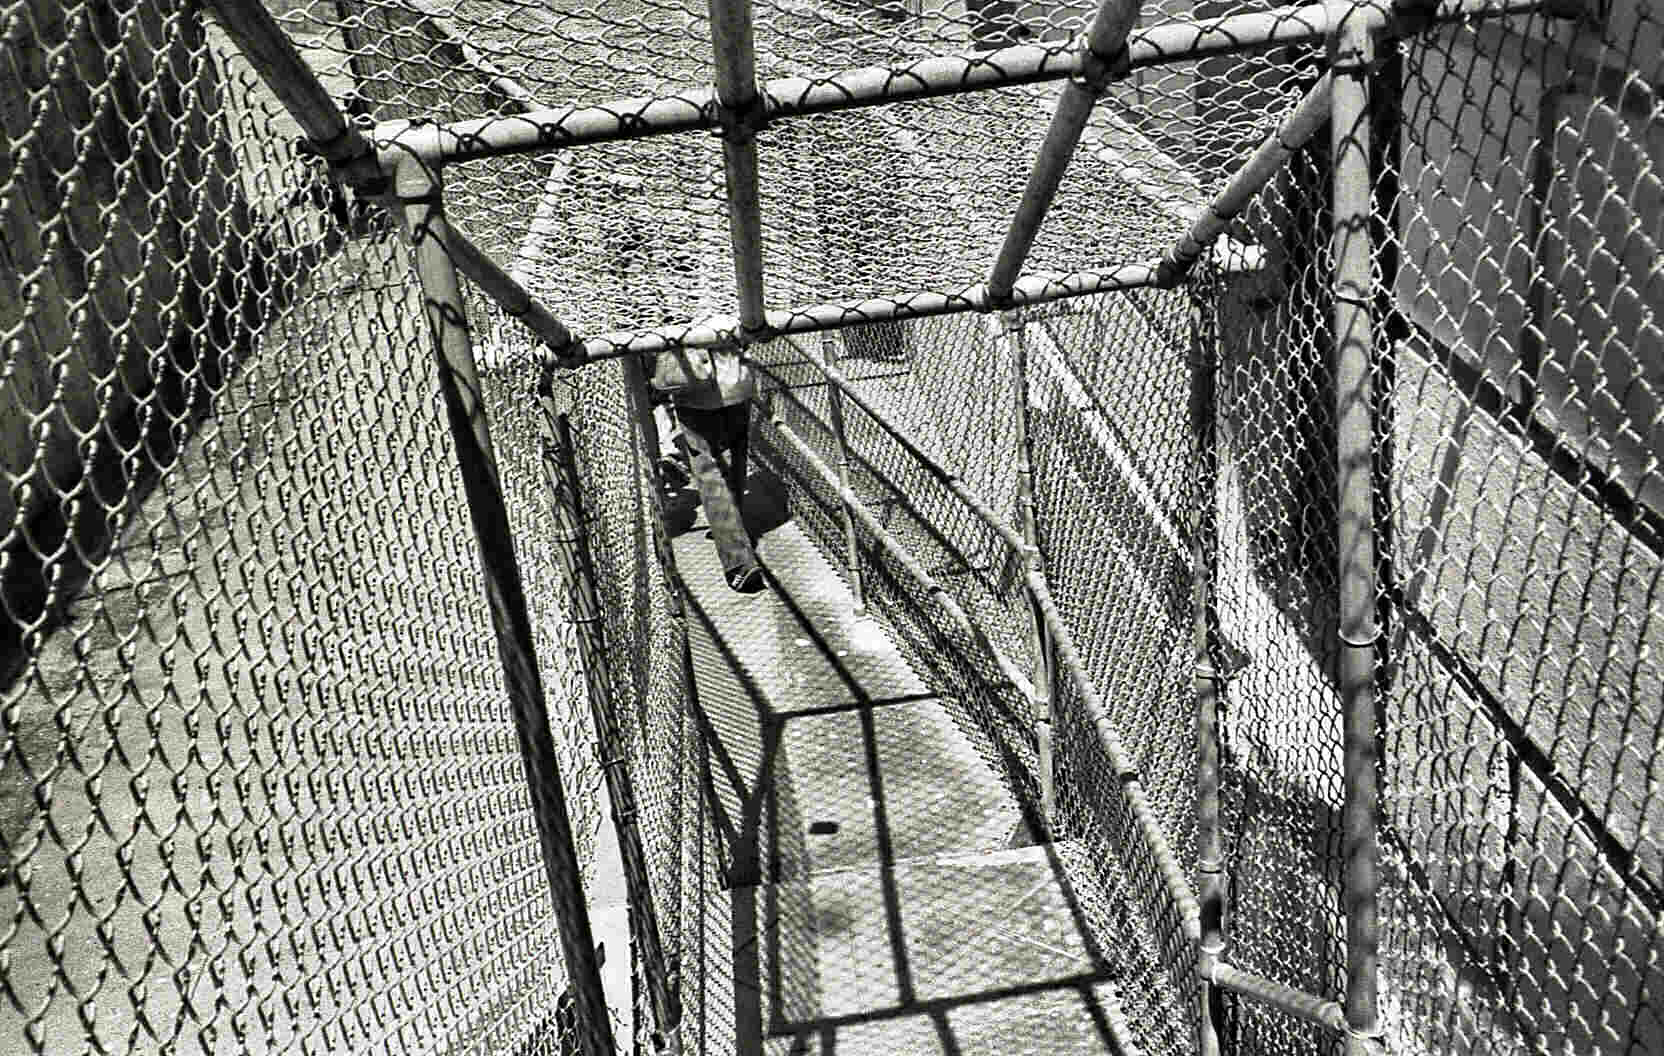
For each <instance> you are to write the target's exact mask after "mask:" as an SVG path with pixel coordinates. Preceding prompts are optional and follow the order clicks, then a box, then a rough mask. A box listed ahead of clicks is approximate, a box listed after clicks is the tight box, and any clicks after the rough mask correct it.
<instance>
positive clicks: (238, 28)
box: [207, 0, 384, 189]
mask: <svg viewBox="0 0 1664 1056" xmlns="http://www.w3.org/2000/svg"><path fill="white" fill-rule="evenodd" d="M207 3H208V6H209V8H210V9H212V10H213V12H214V14H215V15H216V16H218V21H219V24H220V28H221V29H223V30H225V35H226V36H228V37H230V38H231V40H232V43H234V44H236V45H237V49H238V50H239V51H241V52H242V53H243V57H244V58H245V59H247V60H248V64H249V65H250V66H252V67H253V68H254V72H255V73H257V74H259V75H260V79H261V80H262V81H264V82H265V83H266V87H267V88H269V89H271V92H272V94H273V95H275V96H277V100H278V102H280V103H282V104H283V108H284V109H285V110H288V111H289V115H290V116H291V117H293V118H294V119H295V123H296V124H297V125H299V126H300V129H301V131H302V132H304V133H306V136H307V138H308V139H310V140H311V141H312V146H313V147H314V148H316V149H317V151H318V153H319V154H321V155H322V156H323V157H324V159H325V160H326V161H328V162H329V163H330V164H331V165H332V166H335V167H336V168H337V170H338V171H340V172H341V174H342V178H343V179H345V180H346V181H347V182H348V183H349V184H352V185H353V186H355V187H367V188H375V189H380V186H379V185H381V184H383V183H384V180H383V177H382V171H381V165H380V163H379V161H378V160H377V158H376V151H375V147H374V146H373V145H372V143H371V142H370V139H369V137H367V136H366V135H364V133H363V132H361V131H359V129H358V126H357V125H355V124H353V123H352V122H351V121H348V120H347V118H346V116H345V115H344V114H342V113H341V108H340V107H339V106H337V105H335V100H334V99H331V98H330V97H329V92H327V91H326V90H325V89H324V86H323V83H322V82H320V81H319V80H318V77H317V75H316V74H315V73H313V72H312V67H311V66H309V65H307V62H306V60H305V59H304V58H302V57H301V54H300V52H299V51H298V50H297V49H296V48H295V45H294V42H293V41H291V40H290V39H289V35H288V34H287V33H285V32H284V31H283V27H282V26H279V25H278V24H277V20H276V19H275V18H273V17H272V13H271V12H270V11H268V10H267V9H266V5H265V4H264V3H262V2H261V0H207Z"/></svg>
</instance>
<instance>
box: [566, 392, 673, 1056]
mask: <svg viewBox="0 0 1664 1056" xmlns="http://www.w3.org/2000/svg"><path fill="white" fill-rule="evenodd" d="M538 398H539V402H540V404H541V405H542V412H543V428H544V437H543V442H544V451H543V467H544V473H545V475H546V477H547V480H548V486H549V512H550V517H551V520H552V521H553V523H554V532H553V533H552V534H553V538H554V540H555V543H556V548H555V549H556V555H557V557H558V558H559V560H560V564H561V571H562V573H563V574H564V576H565V578H566V586H567V592H568V595H569V597H570V599H571V605H572V623H573V626H574V628H575V629H576V631H577V639H578V655H579V660H580V661H581V662H582V664H583V668H584V684H585V687H586V688H587V689H588V695H589V713H590V718H591V720H592V721H593V722H594V724H595V740H596V746H597V748H598V750H599V753H600V756H601V773H602V775H603V776H604V777H605V779H606V782H607V794H608V797H609V798H610V799H611V801H612V810H613V815H612V823H613V827H614V829H615V830H616V832H617V834H618V850H619V857H620V858H621V859H622V860H623V865H624V879H625V883H626V884H627V885H628V886H629V899H630V922H631V932H632V935H633V937H634V939H635V942H636V952H637V955H638V956H639V957H640V958H641V963H642V968H643V971H642V975H643V976H644V977H645V981H646V986H647V996H648V1001H649V1003H650V1004H651V1005H652V1008H653V1020H654V1024H655V1025H656V1027H657V1028H658V1033H659V1037H660V1039H662V1041H663V1042H664V1044H665V1045H666V1046H667V1048H666V1049H665V1050H664V1051H668V1052H679V1051H681V1046H680V1044H679V1039H678V1036H677V1034H676V1028H677V1026H678V1024H679V1023H680V1021H681V1017H682V1009H681V1000H680V997H679V996H678V994H677V991H676V984H675V981H674V979H673V976H672V971H671V966H670V962H669V959H668V958H667V957H666V955H665V950H664V942H663V940H662V938H661V936H660V932H659V919H658V914H657V911H656V905H655V902H654V899H653V896H652V887H651V884H650V880H649V877H648V873H647V853H646V850H645V849H644V848H643V846H642V841H641V826H640V825H639V824H638V822H637V810H636V796H635V784H634V782H633V781H632V780H631V779H630V772H629V770H628V769H627V768H626V767H625V760H626V749H625V737H624V730H623V729H622V728H621V727H620V726H619V724H618V720H617V717H616V714H615V712H614V710H613V705H612V692H611V687H610V683H609V682H608V679H607V660H606V657H607V646H606V636H605V634H604V633H603V631H602V628H601V620H602V616H601V602H600V593H599V591H598V590H597V589H596V585H595V582H596V579H595V564H594V560H593V556H592V555H591V553H590V548H589V533H588V531H587V529H586V528H585V522H584V517H583V505H582V502H581V500H580V494H581V492H580V490H579V486H578V467H577V462H576V459H575V456H574V454H573V448H572V431H571V424H570V422H569V421H568V420H567V417H566V416H565V415H564V414H559V413H557V411H556V410H555V407H554V401H553V398H552V394H551V393H550V392H549V390H548V387H547V382H545V383H544V386H543V388H542V389H541V390H540V391H539V393H538ZM678 908H679V907H678Z"/></svg>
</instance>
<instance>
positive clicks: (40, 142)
mask: <svg viewBox="0 0 1664 1056" xmlns="http://www.w3.org/2000/svg"><path fill="white" fill-rule="evenodd" d="M0 14H3V18H4V24H5V27H6V28H5V31H4V36H5V59H4V66H3V67H0V81H3V87H0V99H3V100H4V104H3V106H4V119H5V134H6V137H7V143H6V148H5V150H4V151H3V152H0V156H3V157H4V162H3V164H4V170H3V175H0V213H3V215H4V217H5V221H4V229H5V257H6V259H5V266H4V267H3V268H0V291H3V292H0V341H3V344H4V348H5V369H4V372H3V375H0V376H3V379H4V401H5V408H4V412H3V421H4V428H5V431H6V439H5V445H4V451H5V460H6V461H5V467H4V483H5V487H4V489H0V494H3V495H4V500H3V501H4V502H5V508H4V511H3V513H0V537H3V545H4V551H5V557H4V561H3V567H4V577H5V582H4V588H5V589H4V592H3V603H4V606H5V619H4V621H3V626H4V650H5V653H4V665H5V686H4V689H3V690H0V709H3V712H0V713H3V715H4V733H5V735H4V740H3V742H0V842H3V846H4V857H3V862H0V866H3V869H4V874H3V884H0V906H3V907H4V910H3V919H4V923H3V924H0V933H3V937H0V947H3V949H4V968H3V969H0V980H3V983H0V988H3V990H4V993H3V1000H0V1039H3V1040H0V1048H4V1049H6V1051H9V1052H13V1051H15V1052H23V1051H48V1052H52V1053H70V1052H81V1051H99V1052H105V1051H108V1052H129V1051H131V1052H158V1051H166V1052H175V1051H177V1052H186V1051H201V1052H250V1051H252V1052H258V1051H275V1050H280V1049H281V1050H285V1051H308V1052H337V1051H348V1050H367V1049H381V1050H405V1049H409V1050H423V1051H469V1052H513V1051H525V1052H534V1051H542V1052H556V1051H562V1047H563V1046H564V1045H566V1044H568V1043H570V1041H571V1039H570V1037H566V1038H565V1039H564V1040H563V1034H565V1033H566V1030H565V1027H566V1025H568V1024H569V1022H570V1017H569V1014H568V1013H567V1012H565V1011H564V1009H563V1000H562V996H561V995H562V992H563V990H564V989H565V971H564V969H563V967H562V964H561V960H560V955H559V947H558V945H557V944H556V942H555V920H554V916H553V911H552V907H551V904H550V900H549V892H548V885H547V882H546V880H545V878H544V872H543V863H542V858H541V855H540V853H539V850H538V843H537V836H536V832H535V829H534V826H533V824H532V818H531V815H530V813H529V811H528V810H527V798H526V787H525V777H524V775H523V773H522V770H521V761H520V752H519V750H518V747H517V743H516V738H515V732H514V727H513V725H512V723H511V722H510V720H509V716H508V714H507V710H506V707H505V704H504V695H503V689H502V676H501V666H500V662H499V661H498V659H497V656H496V653H495V649H494V647H493V644H492V643H493V636H492V633H491V624H490V620H489V618H488V615H487V610H486V605H485V596H484V592H483V589H482V585H481V582H480V576H479V572H478V558H477V555H476V553H475V551H474V545H473V543H472V541H471V532H470V529H469V521H468V516H467V510H466V506H465V503H464V500H463V497H462V492H461V489H460V487H459V479H458V476H457V473H456V470H455V469H454V468H453V467H454V456H453V454H452V452H451V445H450V442H449V440H448V438H447V437H446V434H445V430H444V416H443V411H442V408H440V407H439V406H438V402H437V400H436V397H435V394H436V389H435V387H434V384H433V368H432V366H431V365H430V363H431V357H432V350H431V347H430V343H429V339H428V336H427V335H426V334H425V333H424V327H423V325H422V323H421V312H420V299H419V295H418V294H417V293H416V291H415V290H414V288H413V287H412V285H411V284H410V283H409V282H408V280H407V274H408V264H407V263H406V251H405V250H404V248H403V247H402V246H401V245H399V243H398V241H397V240H395V239H391V238H389V237H388V231H387V227H386V225H385V224H381V225H374V224H371V223H369V222H368V221H367V220H366V219H365V214H363V213H362V212H358V213H355V212H353V211H352V210H351V209H349V208H348V207H347V205H346V203H344V202H337V201H336V200H335V198H334V196H333V195H331V194H329V193H327V192H326V191H324V190H323V189H322V188H323V187H326V186H327V185H326V184H322V183H320V182H319V180H318V177H319V176H320V172H319V171H318V170H317V169H315V168H313V167H311V166H310V165H309V164H308V163H307V162H306V161H305V160H304V159H302V158H300V157H298V156H297V154H296V152H295V151H294V150H293V148H292V146H291V141H292V139H293V137H294V135H295V131H296V130H295V128H294V126H293V124H292V123H291V122H290V121H289V119H288V118H287V117H286V116H283V115H281V113H280V111H279V109H278V108H277V106H276V104H275V100H273V99H272V98H271V96H270V95H269V94H268V93H267V92H266V91H265V90H264V88H263V87H261V86H260V84H259V81H258V79H257V78H256V77H255V76H254V75H253V73H252V72H251V71H250V70H249V69H248V68H247V66H246V65H245V64H244V63H243V62H242V60H241V58H240V57H239V56H238V55H237V54H236V53H235V52H234V50H232V49H231V48H230V46H229V45H228V44H227V43H226V42H225V41H224V40H223V38H222V37H221V36H220V35H219V33H218V30H217V29H216V28H215V27H213V26H212V25H205V24H204V23H203V22H202V21H201V20H200V18H199V15H198V13H197V9H196V8H195V6H194V5H183V4H180V5H175V4H169V3H144V4H127V3H102V2H88V3H85V4H79V3H78V4H72V5H63V6H60V5H58V4H56V3H38V2H33V0H24V2H17V3H11V4H7V5H5V7H4V9H3V11H0ZM349 236H352V237H351V240H350V241H349ZM491 402H492V405H493V409H494V411H496V412H498V413H501V414H504V415H505V416H506V415H508V414H509V413H510V412H511V411H512V408H513V407H514V406H515V401H514V400H509V399H505V398H495V397H494V398H493V399H492V400H491ZM513 424H514V423H513V420H512V419H510V425H511V428H510V429H508V430H506V431H505V432H506V434H507V435H506V440H505V442H504V443H503V444H502V445H501V448H500V450H501V455H502V460H503V463H504V467H505V472H504V479H505V484H506V485H507V487H508V491H509V505H510V509H511V511H512V512H513V515H514V518H515V520H516V526H517V528H519V529H521V531H522V532H523V533H524V537H527V538H534V537H535V535H534V534H533V533H530V532H529V531H528V529H529V528H530V527H531V525H532V523H533V521H534V520H535V519H537V518H538V517H539V511H540V510H541V509H542V503H543V499H542V496H541V494H540V492H539V491H538V490H537V488H536V482H537V481H538V480H539V479H540V478H539V476H538V472H537V466H538V463H537V459H536V456H537V451H536V449H535V446H534V445H532V444H531V443H529V441H521V442H516V440H515V435H516V433H517V432H518V430H517V429H515V428H513V427H512V426H513ZM525 435H526V436H528V437H530V436H535V433H526V434H525ZM522 556H523V558H525V559H527V560H528V564H529V565H530V564H534V563H535V562H536V561H537V560H538V555H537V554H536V552H535V551H531V552H528V553H523V555H522ZM528 581H529V582H531V583H532V584H533V589H532V591H531V595H532V598H531V603H532V608H533V611H534V615H535V616H536V618H537V619H536V623H537V626H538V628H539V631H540V637H539V642H538V645H539V649H540V652H541V654H542V656H543V657H544V660H545V676H546V683H547V686H548V690H549V710H550V713H551V715H552V716H553V717H554V719H555V730H554V732H555V736H556V739H557V744H559V745H560V747H561V751H562V763H563V771H564V777H565V778H566V783H567V788H566V793H567V799H568V802H569V803H570V804H572V806H573V810H574V811H575V823H576V826H577V828H578V830H579V832H580V840H581V843H582V845H583V847H584V848H585V851H584V853H585V854H586V855H587V854H588V853H590V852H589V851H588V848H589V847H590V846H591V845H592V843H593V838H594V833H595V830H596V826H597V824H598V823H599V820H600V812H599V807H598V802H599V800H598V797H597V794H596V791H597V788H598V781H599V771H598V768H597V766H596V763H595V761H594V755H593V752H592V751H591V750H590V749H589V747H588V730H587V720H586V719H585V717H584V713H583V711H582V696H581V693H582V686H581V681H580V680H578V679H577V678H576V677H575V674H574V670H575V669H574V666H573V664H572V662H571V659H570V655H571V653H570V648H569V645H568V643H567V641H566V639H568V638H569V636H570V635H569V631H568V630H566V629H564V628H563V625H562V622H561V621H562V617H561V616H560V613H561V611H562V608H561V607H560V605H559V597H558V593H557V591H558V582H559V581H558V579H557V578H554V577H551V576H550V575H549V574H547V568H545V569H542V570H538V569H535V568H534V569H532V574H530V575H528Z"/></svg>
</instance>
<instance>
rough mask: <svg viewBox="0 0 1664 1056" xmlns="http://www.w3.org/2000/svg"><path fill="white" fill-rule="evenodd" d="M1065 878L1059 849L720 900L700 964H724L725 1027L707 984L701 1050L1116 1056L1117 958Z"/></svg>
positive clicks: (765, 889)
mask: <svg viewBox="0 0 1664 1056" xmlns="http://www.w3.org/2000/svg"><path fill="white" fill-rule="evenodd" d="M1063 876H1064V866H1063V864H1062V862H1061V861H1060V859H1059V857H1058V856H1057V854H1056V853H1055V852H1054V851H1053V849H1051V848H1046V847H1025V848H1021V849H1018V850H1009V851H996V852H987V853H982V854H975V855H937V856H931V857H926V858H919V859H912V860H907V861H898V862H895V863H892V864H887V865H886V864H876V863H875V864H870V865H866V866H860V867H852V868H848V869H837V870H830V871H826V872H821V873H817V874H815V875H813V876H810V877H808V878H805V879H802V880H796V881H786V882H782V883H777V884H772V885H765V886H761V887H750V888H736V889H734V890H731V891H727V892H724V893H722V894H721V895H720V896H719V897H718V899H716V900H713V904H712V905H711V906H709V907H708V910H707V918H708V919H709V920H710V921H711V922H712V923H713V924H715V925H716V926H715V927H713V928H712V929H711V930H710V931H709V932H707V934H708V935H709V936H710V940H709V945H708V946H707V956H708V957H709V960H708V961H707V963H708V964H710V965H711V966H712V968H713V969H714V968H715V967H716V965H718V964H723V963H731V964H732V965H733V966H734V973H733V977H732V987H733V989H732V1004H731V1007H732V1009H733V1013H732V1014H733V1020H732V1023H731V1024H730V1023H725V1022H723V1021H722V1020H723V1017H724V1014H725V1013H726V1012H727V1009H728V1007H730V1004H729V999H728V998H727V995H726V994H723V993H722V991H723V990H724V989H726V986H727V983H728V980H725V979H722V978H720V977H713V978H711V979H710V980H709V981H708V983H707V990H708V991H709V994H708V996H709V997H710V998H711V1000H709V1002H708V1004H707V1013H708V1014H709V1015H710V1016H711V1018H710V1019H708V1020H707V1022H706V1030H707V1039H708V1041H709V1043H710V1047H709V1051H712V1052H719V1051H727V1048H728V1045H727V1039H728V1038H729V1037H733V1038H737V1039H741V1040H739V1041H737V1042H735V1043H734V1046H733V1047H734V1050H735V1051H736V1052H739V1053H742V1054H750V1053H766V1054H769V1056H784V1054H787V1053H794V1054H795V1053H815V1054H820V1056H831V1054H832V1053H834V1052H840V1053H881V1054H892V1053H893V1054H912V1053H956V1054H957V1053H964V1054H969V1053H990V1054H992V1053H1000V1054H1011V1053H1042V1052H1043V1053H1059V1054H1065V1056H1067V1054H1075V1053H1079V1054H1087V1053H1103V1052H1112V1051H1115V1050H1114V1048H1113V1046H1112V1045H1111V1042H1110V1040H1109V1038H1110V1034H1109V1025H1108V1024H1109V1022H1110V1021H1111V1019H1113V1018H1116V1017H1117V1016H1118V1015H1119V1003H1118V994H1117V990H1116V982H1115V969H1114V965H1113V953H1112V952H1106V951H1104V950H1102V949H1098V948H1097V947H1096V946H1095V944H1094V942H1093V940H1092V939H1091V938H1090V935H1089V929H1088V926H1087V924H1086V911H1085V909H1084V908H1083V907H1082V906H1081V905H1080V904H1079V903H1078V900H1077V898H1076V896H1075V893H1074V892H1073V890H1072V889H1071V888H1070V887H1069V886H1068V884H1067V883H1066V882H1065V880H1064V879H1063ZM730 1029H731V1033H730Z"/></svg>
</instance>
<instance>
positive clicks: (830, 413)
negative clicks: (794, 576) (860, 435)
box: [787, 334, 867, 616]
mask: <svg viewBox="0 0 1664 1056" xmlns="http://www.w3.org/2000/svg"><path fill="white" fill-rule="evenodd" d="M787 340H788V341H789V342H790V343H791V346H792V347H793V348H795V349H797V350H798V351H799V352H803V353H804V358H805V359H809V360H812V359H813V358H814V357H813V356H811V355H810V354H809V353H808V352H807V350H805V349H804V348H803V346H802V345H799V344H798V343H797V342H796V341H791V339H790V338H787ZM820 351H821V363H824V364H825V365H826V366H828V367H831V366H832V365H833V364H834V363H836V362H837V359H838V339H837V338H835V337H833V336H832V335H830V334H827V335H824V336H823V337H822V338H821V342H820ZM817 365H818V364H817ZM826 416H827V418H828V422H827V424H828V425H830V426H831V427H832V442H833V443H834V444H836V445H837V448H838V466H837V469H838V486H839V487H840V488H845V489H849V467H850V461H851V460H850V457H849V438H848V437H847V436H846V435H845V433H844V394H843V390H842V389H840V388H838V387H837V386H836V385H831V384H828V385H827V387H826ZM850 490H853V489H850ZM839 509H840V510H841V511H842V513H841V516H840V520H842V522H843V530H844V567H845V568H847V569H848V570H849V592H850V593H851V594H853V595H854V596H855V614H856V615H857V616H859V615H861V614H862V613H864V612H865V611H866V609H867V596H866V593H865V591H864V590H863V588H862V586H861V541H860V539H859V538H858V537H857V535H856V533H855V514H854V513H853V512H852V511H851V510H850V508H849V504H848V503H840V504H839Z"/></svg>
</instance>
